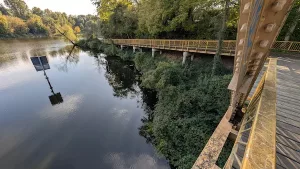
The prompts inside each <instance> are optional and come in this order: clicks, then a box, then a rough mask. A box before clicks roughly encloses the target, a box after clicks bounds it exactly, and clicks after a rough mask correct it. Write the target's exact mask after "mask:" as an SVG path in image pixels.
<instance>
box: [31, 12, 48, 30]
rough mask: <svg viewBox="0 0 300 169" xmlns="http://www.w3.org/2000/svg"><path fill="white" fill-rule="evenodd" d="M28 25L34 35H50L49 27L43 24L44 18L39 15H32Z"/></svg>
mask: <svg viewBox="0 0 300 169" xmlns="http://www.w3.org/2000/svg"><path fill="white" fill-rule="evenodd" d="M27 25H28V28H29V33H32V34H34V35H49V28H47V27H46V26H45V25H44V24H43V21H42V18H41V17H39V16H37V15H32V17H31V18H30V19H29V20H27Z"/></svg>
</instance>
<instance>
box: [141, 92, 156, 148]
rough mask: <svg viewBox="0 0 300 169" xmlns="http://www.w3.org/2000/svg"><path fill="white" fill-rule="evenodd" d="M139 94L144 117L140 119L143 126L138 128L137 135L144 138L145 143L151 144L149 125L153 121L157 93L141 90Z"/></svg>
mask: <svg viewBox="0 0 300 169" xmlns="http://www.w3.org/2000/svg"><path fill="white" fill-rule="evenodd" d="M141 92H142V101H143V108H144V111H145V116H144V117H143V118H142V119H141V121H142V122H143V125H142V126H141V127H139V134H140V135H141V136H143V137H145V138H146V142H147V143H153V141H154V137H153V134H152V131H151V124H152V121H153V110H154V107H155V104H156V102H157V98H156V94H157V92H155V91H154V90H151V89H145V88H141Z"/></svg>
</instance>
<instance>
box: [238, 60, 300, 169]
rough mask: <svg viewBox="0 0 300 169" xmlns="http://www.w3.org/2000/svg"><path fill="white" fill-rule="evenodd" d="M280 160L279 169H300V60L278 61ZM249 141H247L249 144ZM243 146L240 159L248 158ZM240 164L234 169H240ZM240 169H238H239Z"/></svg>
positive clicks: (239, 152) (278, 142)
mask: <svg viewBox="0 0 300 169" xmlns="http://www.w3.org/2000/svg"><path fill="white" fill-rule="evenodd" d="M277 58H278V61H277V112H276V118H277V124H276V125H277V128H276V141H277V145H276V146H277V147H276V148H277V150H276V151H277V158H276V163H277V166H276V168H278V169H299V168H300V57H299V56H298V57H293V56H292V57H289V56H282V57H277ZM266 68H267V64H266V65H265V66H264V67H263V69H262V71H261V72H260V74H259V76H258V78H257V80H256V82H255V84H254V86H253V88H252V91H251V92H250V95H249V96H250V97H251V96H252V95H253V93H254V91H255V89H256V87H257V85H258V83H259V81H260V80H261V77H262V75H263V74H264V72H265V70H266ZM247 140H248V138H245V141H247ZM244 150H245V147H243V146H240V148H239V151H238V155H239V156H240V158H242V157H243V156H244V153H245V151H244ZM236 166H237V164H235V165H234V167H236ZM236 168H237V167H236Z"/></svg>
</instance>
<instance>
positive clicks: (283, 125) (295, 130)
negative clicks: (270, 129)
mask: <svg viewBox="0 0 300 169" xmlns="http://www.w3.org/2000/svg"><path fill="white" fill-rule="evenodd" d="M277 127H279V128H283V129H285V130H288V131H290V132H293V133H296V134H300V130H299V128H298V127H295V126H293V125H290V124H288V123H285V122H282V121H280V120H277Z"/></svg>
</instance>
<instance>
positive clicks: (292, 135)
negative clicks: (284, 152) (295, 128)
mask: <svg viewBox="0 0 300 169" xmlns="http://www.w3.org/2000/svg"><path fill="white" fill-rule="evenodd" d="M276 132H277V134H280V135H282V136H284V137H288V138H289V139H291V140H294V141H298V142H299V140H300V134H296V133H293V132H291V131H288V130H285V129H283V128H280V127H278V126H277V128H276Z"/></svg>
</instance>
